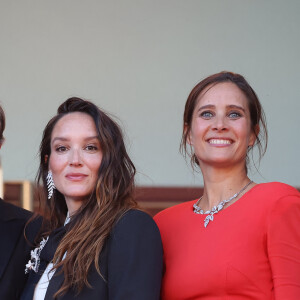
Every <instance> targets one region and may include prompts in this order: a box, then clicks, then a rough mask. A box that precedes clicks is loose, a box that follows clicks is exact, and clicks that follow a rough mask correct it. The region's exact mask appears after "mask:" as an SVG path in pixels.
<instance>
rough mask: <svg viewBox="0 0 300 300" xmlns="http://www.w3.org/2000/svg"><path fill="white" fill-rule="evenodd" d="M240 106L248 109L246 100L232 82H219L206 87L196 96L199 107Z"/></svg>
mask: <svg viewBox="0 0 300 300" xmlns="http://www.w3.org/2000/svg"><path fill="white" fill-rule="evenodd" d="M206 104H211V105H219V104H220V105H222V104H224V105H232V104H234V105H240V106H243V107H244V108H247V107H248V99H247V97H246V95H245V94H244V93H243V91H242V90H240V88H239V87H238V86H236V85H235V84H234V83H232V82H221V83H217V84H213V85H209V86H208V87H206V88H205V89H204V90H203V91H202V92H201V93H200V95H199V96H198V98H197V104H196V106H199V105H206Z"/></svg>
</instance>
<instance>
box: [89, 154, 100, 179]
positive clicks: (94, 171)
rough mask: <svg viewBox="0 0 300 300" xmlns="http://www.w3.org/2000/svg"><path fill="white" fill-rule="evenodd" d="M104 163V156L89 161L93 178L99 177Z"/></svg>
mask: <svg viewBox="0 0 300 300" xmlns="http://www.w3.org/2000/svg"><path fill="white" fill-rule="evenodd" d="M101 162H102V155H101V156H99V157H94V158H93V159H89V162H88V164H89V169H90V170H91V172H92V174H93V176H95V177H98V171H99V168H100V165H101Z"/></svg>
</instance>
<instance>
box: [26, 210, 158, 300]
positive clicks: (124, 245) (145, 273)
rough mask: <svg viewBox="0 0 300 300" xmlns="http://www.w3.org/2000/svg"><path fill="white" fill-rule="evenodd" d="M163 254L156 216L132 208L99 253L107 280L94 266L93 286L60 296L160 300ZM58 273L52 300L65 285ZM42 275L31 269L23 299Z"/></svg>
mask: <svg viewBox="0 0 300 300" xmlns="http://www.w3.org/2000/svg"><path fill="white" fill-rule="evenodd" d="M162 255H163V251H162V243H161V238H160V233H159V230H158V228H157V226H156V224H155V222H154V221H153V219H152V218H151V217H150V216H149V215H147V214H146V213H144V212H142V211H139V210H131V211H129V212H127V213H126V214H125V215H124V216H123V217H122V218H121V219H120V220H119V221H118V222H117V223H116V225H115V226H114V228H113V230H112V232H111V234H110V236H109V238H108V240H107V241H106V243H105V246H104V248H103V250H102V252H101V254H100V263H99V266H100V271H101V274H102V275H103V277H104V278H105V280H103V278H102V277H101V276H100V275H99V274H98V273H97V271H96V269H95V267H94V266H93V267H92V268H91V271H90V273H89V276H88V280H89V283H90V284H91V286H92V288H88V287H84V289H83V290H82V292H81V293H80V294H79V295H76V292H75V291H74V290H72V289H71V290H69V291H68V292H67V293H66V294H65V295H63V296H61V297H59V298H58V299H59V300H73V299H77V300H80V299H84V300H87V299H88V300H93V299H99V300H158V299H159V298H160V286H161V277H162ZM56 273H58V272H56ZM56 273H55V274H54V275H53V277H52V279H51V280H50V283H49V286H48V289H47V293H46V297H45V300H50V299H51V300H53V299H54V298H53V295H54V294H55V292H57V291H58V289H59V288H60V287H61V285H62V282H63V279H64V277H63V274H56ZM40 276H41V274H38V273H34V272H33V271H31V274H30V277H29V280H28V282H27V285H26V288H25V290H24V293H23V295H22V298H21V299H22V300H32V298H33V291H34V286H35V283H36V282H37V281H38V279H39V278H40ZM37 277H38V278H37Z"/></svg>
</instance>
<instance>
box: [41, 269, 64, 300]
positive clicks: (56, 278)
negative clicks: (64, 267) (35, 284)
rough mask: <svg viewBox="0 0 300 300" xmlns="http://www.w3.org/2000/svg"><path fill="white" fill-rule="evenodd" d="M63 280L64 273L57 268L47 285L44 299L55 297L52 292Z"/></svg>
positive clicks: (51, 299)
mask: <svg viewBox="0 0 300 300" xmlns="http://www.w3.org/2000/svg"><path fill="white" fill-rule="evenodd" d="M63 281H64V275H63V273H62V272H60V269H59V270H56V272H55V273H54V275H53V277H52V278H51V280H50V282H49V286H48V289H47V292H46V296H45V300H53V299H57V298H54V294H55V293H56V292H57V291H58V290H59V289H60V287H61V286H62V284H63Z"/></svg>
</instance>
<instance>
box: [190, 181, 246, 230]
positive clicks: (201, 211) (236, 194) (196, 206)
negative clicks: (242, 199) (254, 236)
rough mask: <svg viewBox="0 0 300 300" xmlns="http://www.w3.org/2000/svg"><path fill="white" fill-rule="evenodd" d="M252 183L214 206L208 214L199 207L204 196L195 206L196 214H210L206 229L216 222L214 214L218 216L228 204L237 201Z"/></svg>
mask: <svg viewBox="0 0 300 300" xmlns="http://www.w3.org/2000/svg"><path fill="white" fill-rule="evenodd" d="M251 183H252V180H250V182H248V183H247V184H246V185H245V186H244V187H243V188H242V189H241V190H240V191H239V192H237V193H235V194H234V195H233V196H232V197H230V198H229V199H226V200H223V201H221V202H220V203H219V204H218V205H216V206H214V207H213V208H212V209H211V210H207V211H206V212H204V211H203V209H202V208H201V207H200V206H199V203H200V201H201V199H202V198H203V196H202V197H201V198H200V199H199V200H198V201H197V202H196V203H195V204H194V205H193V208H194V213H195V214H200V215H204V214H208V215H207V216H206V218H205V219H204V227H205V228H206V227H207V225H208V223H209V222H210V221H213V220H214V214H217V213H218V212H219V211H220V210H222V209H223V208H224V206H225V204H226V203H228V202H230V201H231V200H233V199H235V198H236V197H237V196H238V195H239V194H240V193H242V192H243V191H244V190H245V189H246V188H247V187H248V186H249V185H250V184H251Z"/></svg>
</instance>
